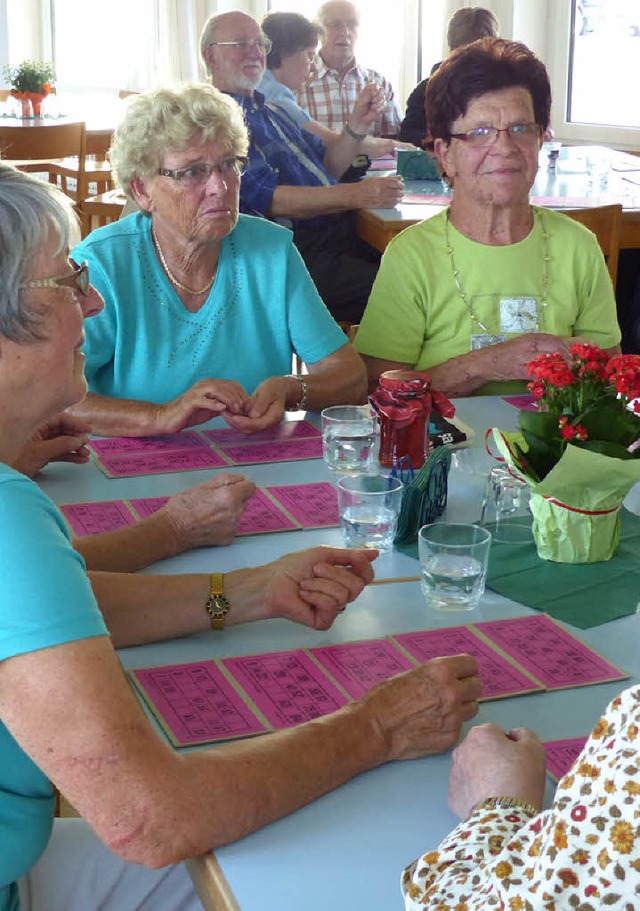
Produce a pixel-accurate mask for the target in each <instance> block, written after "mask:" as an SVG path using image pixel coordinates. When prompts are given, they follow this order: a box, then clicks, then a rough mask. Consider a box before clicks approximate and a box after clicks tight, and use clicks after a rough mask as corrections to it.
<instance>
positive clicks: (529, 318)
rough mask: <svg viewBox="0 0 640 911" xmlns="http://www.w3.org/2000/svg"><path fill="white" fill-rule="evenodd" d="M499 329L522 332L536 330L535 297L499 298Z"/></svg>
mask: <svg viewBox="0 0 640 911" xmlns="http://www.w3.org/2000/svg"><path fill="white" fill-rule="evenodd" d="M500 331H501V332H507V333H523V332H537V331H538V299H537V298H535V297H502V298H500Z"/></svg>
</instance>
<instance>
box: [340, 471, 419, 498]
mask: <svg viewBox="0 0 640 911" xmlns="http://www.w3.org/2000/svg"><path fill="white" fill-rule="evenodd" d="M362 478H380V480H381V481H386V482H387V483H386V486H382V487H381V488H380V490H362V489H359V488H355V489H354V488H353V487H351V486H350V485H349V483H348V482H349V481H351V482H354V481H360V480H362ZM337 486H338V487H339V488H340V490H344V491H345V492H347V493H353V494H356V493H366V494H367V495H369V494H370V495H371V496H377V497H380V496H387V495H388V494H390V493H395V492H396V491H400V490H402V489H403V487H404V484H403V483H402V481H401V480H400V478H396V477H392V476H391V475H384V474H352V475H344V477H342V478H338V482H337Z"/></svg>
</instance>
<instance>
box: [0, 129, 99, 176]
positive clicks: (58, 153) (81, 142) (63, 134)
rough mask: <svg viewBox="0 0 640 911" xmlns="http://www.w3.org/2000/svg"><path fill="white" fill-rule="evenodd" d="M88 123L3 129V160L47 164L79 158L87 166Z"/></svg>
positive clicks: (0, 149)
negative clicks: (37, 161)
mask: <svg viewBox="0 0 640 911" xmlns="http://www.w3.org/2000/svg"><path fill="white" fill-rule="evenodd" d="M85 149H86V133H85V125H84V123H56V124H50V125H49V124H47V125H46V126H44V125H42V124H37V125H36V124H33V125H29V126H10V127H9V126H1V125H0V157H2V158H3V159H10V160H11V159H13V160H20V161H25V160H33V159H38V160H44V161H50V160H51V159H53V158H66V157H67V156H71V155H73V156H77V157H78V159H79V160H80V161H81V162H82V164H83V166H84V159H85Z"/></svg>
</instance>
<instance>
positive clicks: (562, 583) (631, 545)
mask: <svg viewBox="0 0 640 911" xmlns="http://www.w3.org/2000/svg"><path fill="white" fill-rule="evenodd" d="M398 549H399V550H402V551H403V553H406V554H409V556H412V557H415V558H416V559H417V557H418V545H417V542H415V543H413V544H408V545H401V546H399V547H398ZM487 588H490V589H492V591H494V592H497V593H498V594H500V595H504V597H505V598H510V599H511V600H512V601H518V602H519V603H520V604H526V605H527V607H533V608H535V609H536V610H540V611H544V612H545V613H547V614H550V615H551V616H552V617H556V619H558V620H562V621H563V622H564V623H569V624H571V626H576V627H578V629H589V628H590V627H592V626H600V624H602V623H607V622H608V621H609V620H616V619H617V618H618V617H626V616H628V615H629V614H634V613H635V612H636V610H637V609H638V606H639V604H640V516H636V515H634V514H633V513H631V512H629V511H628V510H627V509H624V508H623V509H622V511H621V513H620V544H619V545H618V548H617V550H616V552H615V554H614V555H613V557H612V558H611V560H609V561H607V562H605V563H586V564H584V563H583V564H571V565H570V564H566V563H552V562H550V561H548V560H541V559H540V558H539V557H538V554H537V552H536V547H535V544H534V543H533V540H532V541H531V542H530V543H527V544H504V543H500V542H496V541H492V543H491V554H490V557H489V573H488V575H487Z"/></svg>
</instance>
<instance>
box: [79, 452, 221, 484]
mask: <svg viewBox="0 0 640 911" xmlns="http://www.w3.org/2000/svg"><path fill="white" fill-rule="evenodd" d="M96 464H97V465H98V466H99V467H100V468H101V469H102V471H103V472H104V473H105V474H106V475H107V477H109V478H130V477H138V476H140V475H145V474H167V473H172V472H174V471H202V470H203V469H205V468H221V467H223V466H228V462H226V461H225V460H224V459H223V458H222V457H221V456H219V455H218V453H217V452H215V451H214V450H213V449H210V448H209V447H208V446H206V445H205V446H203V448H201V449H184V450H180V451H175V450H174V451H173V452H157V453H154V452H147V453H144V454H141V455H135V456H129V455H115V456H101V457H100V458H99V459H98V461H97V463H96Z"/></svg>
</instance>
